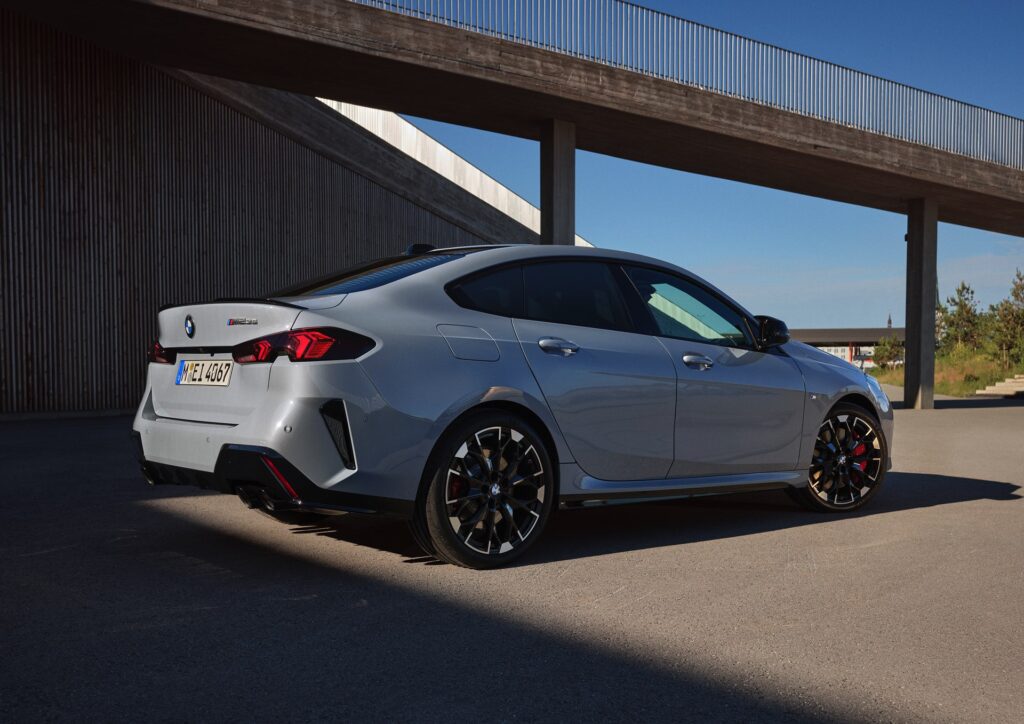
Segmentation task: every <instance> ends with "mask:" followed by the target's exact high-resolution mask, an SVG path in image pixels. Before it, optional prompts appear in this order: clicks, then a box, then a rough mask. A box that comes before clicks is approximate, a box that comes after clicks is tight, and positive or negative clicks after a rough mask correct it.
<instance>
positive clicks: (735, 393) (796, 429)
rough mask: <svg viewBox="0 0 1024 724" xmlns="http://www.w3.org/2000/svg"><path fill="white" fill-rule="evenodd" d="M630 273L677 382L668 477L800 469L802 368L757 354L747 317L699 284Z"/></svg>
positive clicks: (776, 355)
mask: <svg viewBox="0 0 1024 724" xmlns="http://www.w3.org/2000/svg"><path fill="white" fill-rule="evenodd" d="M624 269H625V272H626V274H627V276H628V277H629V279H630V280H631V282H632V283H633V286H634V288H635V289H636V292H637V294H638V295H639V297H640V302H641V303H642V308H643V309H644V310H645V311H646V312H647V313H648V314H649V315H650V320H651V322H653V332H654V333H655V334H657V335H658V339H659V340H660V342H661V343H662V344H663V345H664V346H665V348H666V349H667V350H668V352H669V354H670V356H671V358H672V361H673V364H674V365H675V368H676V374H677V377H678V383H677V393H676V394H677V404H676V417H675V461H674V462H673V464H672V467H671V470H670V472H669V477H691V476H705V475H730V474H740V473H749V472H772V471H779V470H793V469H794V468H796V466H797V462H798V460H799V455H800V432H801V429H802V426H803V410H804V396H805V391H804V381H803V375H802V374H801V372H800V370H799V368H798V367H797V365H796V363H795V362H794V361H793V360H792V359H790V358H789V357H787V356H786V355H785V354H784V353H783V352H781V351H780V350H777V349H776V350H769V351H759V350H758V349H756V347H755V345H754V340H753V338H752V337H751V334H750V329H749V326H748V324H747V321H746V315H745V314H743V313H742V312H741V311H739V310H738V309H736V307H735V306H734V305H732V304H731V303H730V302H729V301H727V300H726V299H725V298H723V297H722V296H720V295H719V294H717V293H716V292H715V291H714V290H712V289H710V288H708V287H706V286H704V285H703V284H701V283H699V282H697V281H696V280H693V279H689V278H686V277H683V276H681V275H678V274H674V273H672V272H669V271H667V270H663V269H656V268H652V267H641V266H626V267H624Z"/></svg>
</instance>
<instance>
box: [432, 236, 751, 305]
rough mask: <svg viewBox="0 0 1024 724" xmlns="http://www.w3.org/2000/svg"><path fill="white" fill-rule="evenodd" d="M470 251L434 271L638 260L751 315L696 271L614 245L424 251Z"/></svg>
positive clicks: (456, 274)
mask: <svg viewBox="0 0 1024 724" xmlns="http://www.w3.org/2000/svg"><path fill="white" fill-rule="evenodd" d="M470 250H472V251H473V253H472V254H466V255H465V257H463V258H462V259H460V260H459V263H458V264H452V265H448V264H445V265H443V266H441V267H437V268H436V271H437V272H438V273H440V274H444V275H445V276H446V277H447V279H446V282H447V281H451V280H455V279H459V278H461V277H464V276H468V275H470V274H473V273H475V272H477V271H482V270H484V269H487V268H489V267H492V266H496V265H499V264H505V263H511V262H517V261H530V260H534V259H555V258H561V259H580V260H584V259H593V260H594V261H619V262H627V263H633V264H640V265H643V266H654V267H659V268H662V269H665V270H668V271H673V272H675V273H677V274H682V275H683V276H686V277H690V278H691V279H693V280H695V281H697V282H699V283H700V284H702V285H704V286H706V287H708V288H709V289H711V290H713V291H715V292H716V293H717V294H719V295H721V296H722V297H724V298H725V299H727V300H728V301H729V302H730V303H732V304H733V305H734V306H736V307H737V308H738V309H740V310H741V311H743V312H744V313H746V314H747V315H748V316H751V317H752V316H753V315H752V314H751V313H750V312H749V311H748V310H747V309H746V307H744V306H743V305H742V304H740V303H739V302H737V301H736V300H735V299H733V298H732V297H730V296H729V295H728V294H726V293H725V292H723V291H722V290H721V289H719V288H718V287H716V286H715V285H714V284H712V283H711V282H709V281H707V280H706V279H704V278H702V277H701V276H700V275H698V274H694V273H693V272H692V271H690V270H688V269H684V268H683V267H680V266H676V265H675V264H671V263H669V262H667V261H663V260H661V259H655V258H653V257H649V256H644V255H643V254H634V253H633V252H630V251H621V250H618V249H608V248H603V247H592V246H569V245H558V244H504V245H479V246H463V247H449V248H440V249H435V250H434V251H431V252H428V253H429V254H446V253H448V254H450V253H458V252H460V251H470Z"/></svg>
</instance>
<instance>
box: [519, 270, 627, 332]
mask: <svg viewBox="0 0 1024 724" xmlns="http://www.w3.org/2000/svg"><path fill="white" fill-rule="evenodd" d="M523 278H524V282H525V287H526V316H527V317H528V318H529V319H536V320H539V321H542V322H555V323H558V324H574V325H578V326H581V327H598V328H602V329H618V330H624V331H629V330H631V329H632V327H631V324H630V320H629V316H628V313H627V311H626V304H625V302H624V301H623V298H622V292H621V291H620V287H619V284H618V282H617V281H616V280H615V275H614V272H613V271H612V269H611V267H609V266H608V265H607V264H604V263H602V262H578V261H546V262H538V263H534V264H527V265H525V266H524V267H523Z"/></svg>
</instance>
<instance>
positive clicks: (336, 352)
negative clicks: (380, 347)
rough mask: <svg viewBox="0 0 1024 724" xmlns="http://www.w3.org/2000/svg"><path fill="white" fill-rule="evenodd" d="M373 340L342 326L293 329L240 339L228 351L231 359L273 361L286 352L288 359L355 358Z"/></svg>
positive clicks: (304, 360) (371, 344) (370, 345)
mask: <svg viewBox="0 0 1024 724" xmlns="http://www.w3.org/2000/svg"><path fill="white" fill-rule="evenodd" d="M374 345H375V342H374V341H373V340H372V339H370V338H369V337H364V336H363V335H361V334H356V333H355V332H349V331H348V330H344V329H330V328H321V329H295V330H292V331H291V332H282V333H281V334H272V335H270V336H269V337H262V338H260V339H254V340H252V341H249V342H243V343H242V344H240V345H238V346H237V347H235V348H234V350H232V356H233V357H234V359H235V362H238V363H239V364H252V363H254V362H273V361H274V360H275V359H276V358H277V357H278V356H279V355H287V356H288V359H290V360H291V361H292V362H310V361H314V360H340V359H355V358H356V357H359V356H361V355H363V354H365V353H366V352H369V351H370V350H371V349H373V347H374Z"/></svg>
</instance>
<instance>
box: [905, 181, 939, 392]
mask: <svg viewBox="0 0 1024 724" xmlns="http://www.w3.org/2000/svg"><path fill="white" fill-rule="evenodd" d="M938 235H939V218H938V206H937V205H936V203H935V200H934V199H913V200H912V201H910V203H909V204H908V207H907V342H906V366H905V367H904V372H903V374H904V380H903V404H904V406H905V407H909V408H914V409H918V410H930V409H932V408H933V407H935V299H936V294H937V289H936V277H935V274H936V267H935V255H936V249H937V244H938Z"/></svg>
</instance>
